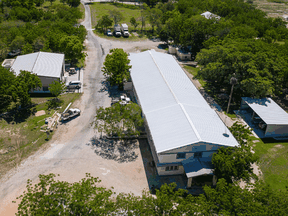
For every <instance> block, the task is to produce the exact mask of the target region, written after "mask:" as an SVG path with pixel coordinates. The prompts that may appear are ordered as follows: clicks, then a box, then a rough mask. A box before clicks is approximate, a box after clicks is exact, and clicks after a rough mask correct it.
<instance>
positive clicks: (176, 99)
mask: <svg viewBox="0 0 288 216" xmlns="http://www.w3.org/2000/svg"><path fill="white" fill-rule="evenodd" d="M148 52H149V54H150V56H151V58H152V60H153V62H154V64H155V65H156V67H157V68H158V71H159V72H160V74H161V76H162V77H163V79H164V81H165V83H166V85H167V86H168V88H169V90H170V92H171V93H172V95H173V97H174V98H175V100H176V102H177V103H178V104H179V103H180V102H179V100H178V98H177V97H176V95H175V94H174V92H173V91H172V89H171V87H170V85H169V83H168V82H167V80H166V79H165V77H164V75H163V73H162V71H161V69H160V68H159V66H158V64H157V63H156V61H155V59H154V57H153V55H152V54H151V51H150V50H149V51H148Z"/></svg>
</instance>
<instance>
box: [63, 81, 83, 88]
mask: <svg viewBox="0 0 288 216" xmlns="http://www.w3.org/2000/svg"><path fill="white" fill-rule="evenodd" d="M81 85H82V84H81V82H80V81H70V82H69V83H68V84H67V85H66V88H67V89H80V88H81Z"/></svg>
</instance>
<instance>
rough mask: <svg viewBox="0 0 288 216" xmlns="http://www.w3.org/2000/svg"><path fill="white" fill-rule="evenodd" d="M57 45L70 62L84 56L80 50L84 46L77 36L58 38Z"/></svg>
mask: <svg viewBox="0 0 288 216" xmlns="http://www.w3.org/2000/svg"><path fill="white" fill-rule="evenodd" d="M59 45H60V50H61V51H62V52H64V54H65V58H67V59H69V60H70V61H71V62H72V63H73V62H74V63H75V62H77V61H78V60H80V59H82V58H85V54H84V53H83V52H82V50H83V49H84V46H83V44H82V42H81V40H80V39H79V38H78V37H77V36H74V35H73V36H64V37H62V38H61V39H60V44H59Z"/></svg>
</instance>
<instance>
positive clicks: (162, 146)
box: [145, 104, 198, 153]
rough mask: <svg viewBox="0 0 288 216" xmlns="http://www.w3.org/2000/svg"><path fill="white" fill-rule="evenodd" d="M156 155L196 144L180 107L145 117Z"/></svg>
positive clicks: (169, 108)
mask: <svg viewBox="0 0 288 216" xmlns="http://www.w3.org/2000/svg"><path fill="white" fill-rule="evenodd" d="M145 116H146V119H147V122H148V124H149V129H150V132H151V136H152V138H153V141H154V144H155V148H156V151H157V153H160V152H163V151H166V150H169V149H174V148H178V147H182V146H184V145H189V144H192V143H194V142H198V138H197V135H196V134H195V132H194V131H193V129H192V127H191V125H190V123H189V121H188V120H187V118H186V116H185V114H184V113H183V111H182V108H181V106H180V105H178V104H177V105H174V106H172V107H168V108H165V109H161V110H157V111H154V112H149V113H147V114H146V115H145Z"/></svg>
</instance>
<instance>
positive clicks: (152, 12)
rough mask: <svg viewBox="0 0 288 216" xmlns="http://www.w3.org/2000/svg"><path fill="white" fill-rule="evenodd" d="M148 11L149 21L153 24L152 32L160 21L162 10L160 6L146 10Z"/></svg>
mask: <svg viewBox="0 0 288 216" xmlns="http://www.w3.org/2000/svg"><path fill="white" fill-rule="evenodd" d="M146 13H147V17H148V20H149V23H150V25H151V26H152V33H153V32H154V26H156V25H157V24H158V23H159V22H160V18H161V16H162V11H161V10H160V9H158V8H152V9H148V10H146Z"/></svg>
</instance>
